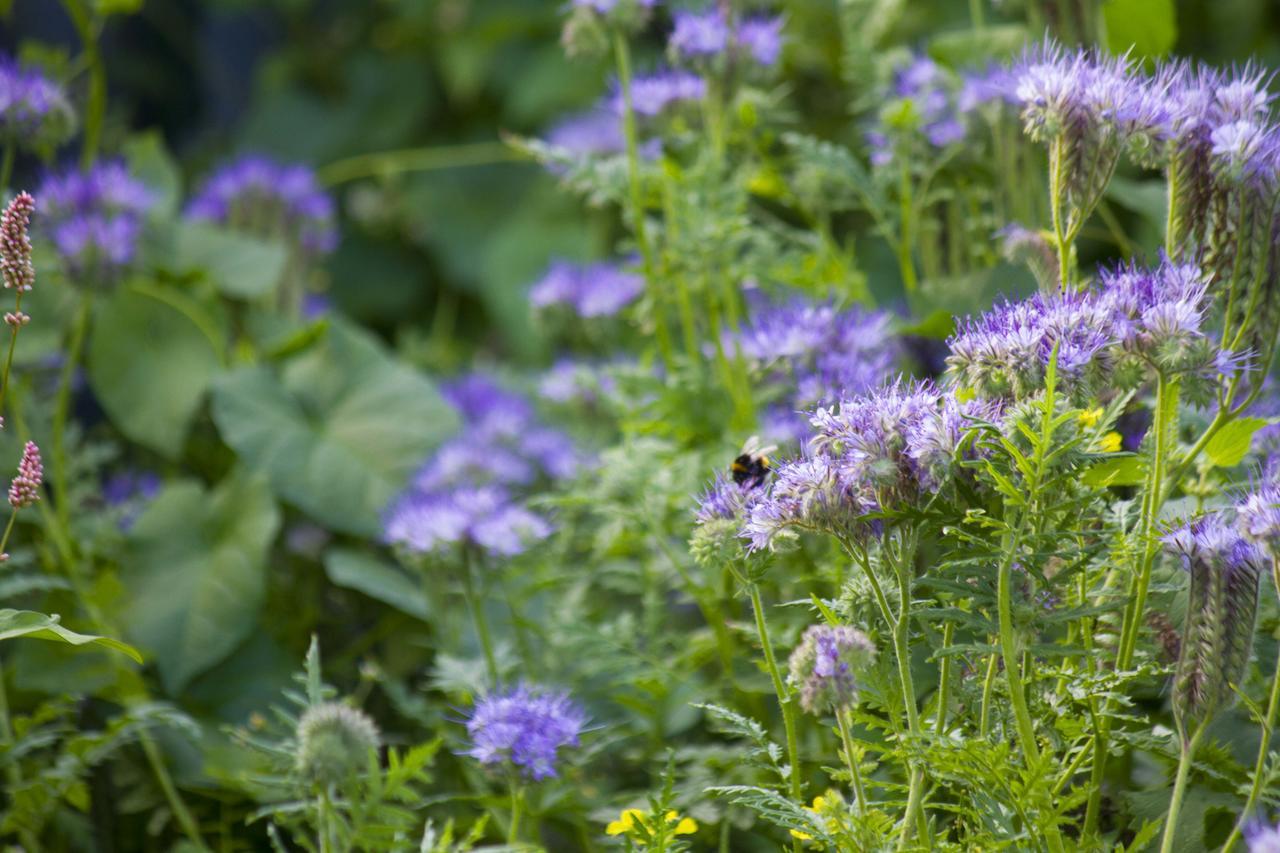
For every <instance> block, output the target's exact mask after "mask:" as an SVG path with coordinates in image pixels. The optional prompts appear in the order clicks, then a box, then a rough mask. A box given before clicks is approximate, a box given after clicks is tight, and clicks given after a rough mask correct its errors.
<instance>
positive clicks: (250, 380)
mask: <svg viewBox="0 0 1280 853" xmlns="http://www.w3.org/2000/svg"><path fill="white" fill-rule="evenodd" d="M213 418H214V421H215V422H216V423H217V425H218V429H219V430H220V431H221V433H222V437H223V440H225V441H226V442H227V444H229V445H231V447H232V448H234V449H235V451H236V452H237V453H238V454H240V457H241V458H242V459H243V460H244V461H245V463H246V464H247V465H249V467H251V468H252V469H253V470H255V471H262V472H263V473H265V474H266V475H267V477H268V478H270V481H271V485H272V488H273V489H275V491H276V494H278V495H279V496H280V497H281V498H282V499H284V500H285V501H287V502H289V503H291V504H293V505H294V506H296V507H298V508H299V509H301V510H302V511H304V512H306V513H307V514H308V515H310V516H312V517H313V518H315V519H316V520H317V521H319V522H321V523H323V524H325V525H327V526H329V527H331V528H334V529H336V530H341V531H343V532H346V533H354V534H358V535H364V536H372V535H375V534H376V533H377V531H378V529H379V518H380V516H381V513H382V511H383V509H385V507H386V505H387V503H388V502H390V500H391V499H392V498H393V497H394V496H395V495H396V493H397V492H398V491H400V490H401V489H402V488H404V485H405V483H406V481H407V480H408V478H409V475H410V474H411V473H412V472H413V471H414V470H415V469H416V468H417V467H418V466H419V465H421V464H422V461H423V460H424V459H425V458H426V456H427V454H428V453H430V452H431V450H432V449H433V448H435V447H436V445H437V444H439V443H440V441H441V440H442V439H443V438H444V437H445V436H446V435H448V434H449V433H450V432H452V431H453V430H454V428H455V427H456V425H457V416H456V415H455V414H454V412H453V410H452V409H451V408H449V406H448V405H446V404H445V403H444V401H443V400H442V399H441V398H440V395H439V394H438V393H437V392H436V390H435V387H434V386H433V385H432V384H431V383H430V382H429V381H428V380H427V379H426V378H424V377H423V376H421V375H419V374H418V373H416V372H415V371H413V370H411V369H410V368H408V367H405V366H404V365H401V364H398V363H397V362H395V361H394V360H392V359H391V358H390V357H389V356H388V355H387V353H386V352H385V350H384V349H383V348H382V346H381V345H379V344H378V343H377V342H376V341H375V340H373V339H372V338H371V337H370V336H369V335H368V334H367V333H365V332H362V331H359V330H357V329H355V328H354V327H352V326H351V325H349V324H348V323H345V322H343V321H340V320H334V321H333V322H332V324H331V325H330V326H329V330H328V333H327V335H326V339H325V340H324V341H322V342H320V343H319V344H317V345H316V346H315V347H313V348H312V349H311V350H309V351H308V352H307V353H306V354H305V355H303V356H301V357H299V358H298V359H297V360H295V361H294V362H292V363H290V364H289V365H288V367H287V368H286V369H285V370H284V371H283V375H281V374H280V373H277V372H276V371H273V370H270V369H268V368H265V367H251V368H246V369H243V370H240V371H237V372H235V373H233V374H231V375H229V376H226V377H224V378H223V379H222V380H220V381H219V382H218V383H217V385H216V387H215V389H214V395H213Z"/></svg>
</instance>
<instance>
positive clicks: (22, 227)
mask: <svg viewBox="0 0 1280 853" xmlns="http://www.w3.org/2000/svg"><path fill="white" fill-rule="evenodd" d="M35 208H36V202H35V199H33V198H32V197H31V196H30V195H29V194H27V193H18V194H17V195H16V196H14V198H13V201H11V202H9V206H8V207H6V208H5V211H4V215H3V216H0V275H2V276H3V278H4V286H5V287H6V288H13V289H14V290H17V291H19V292H25V291H28V290H30V289H31V287H32V285H34V284H35V282H36V268H35V266H34V265H33V264H32V263H31V236H30V235H29V234H28V233H27V229H28V227H29V226H30V224H31V214H32V212H34V211H35Z"/></svg>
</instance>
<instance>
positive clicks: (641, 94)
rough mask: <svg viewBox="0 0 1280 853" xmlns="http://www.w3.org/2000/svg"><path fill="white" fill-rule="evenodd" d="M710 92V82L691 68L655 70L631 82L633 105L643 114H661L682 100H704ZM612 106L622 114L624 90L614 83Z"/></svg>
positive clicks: (637, 112) (610, 104) (611, 107)
mask: <svg viewBox="0 0 1280 853" xmlns="http://www.w3.org/2000/svg"><path fill="white" fill-rule="evenodd" d="M706 94H707V83H706V81H705V80H703V79H702V78H701V77H699V76H698V75H697V74H693V73H691V72H688V71H656V72H654V73H652V74H644V75H639V76H637V77H635V78H633V79H632V81H631V108H632V110H633V111H634V112H635V113H636V114H637V115H641V116H650V117H652V116H658V115H661V114H662V113H663V112H664V111H665V110H666V109H667V108H668V107H671V106H672V105H674V104H678V103H681V102H683V101H701V100H702V99H703V98H704V97H706ZM609 106H610V109H612V110H613V111H614V112H615V113H617V114H618V115H621V114H622V108H623V104H622V92H621V91H619V90H618V87H617V85H616V84H615V85H614V93H613V95H612V96H611V98H610V100H609Z"/></svg>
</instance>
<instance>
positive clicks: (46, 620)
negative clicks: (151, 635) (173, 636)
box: [0, 608, 142, 663]
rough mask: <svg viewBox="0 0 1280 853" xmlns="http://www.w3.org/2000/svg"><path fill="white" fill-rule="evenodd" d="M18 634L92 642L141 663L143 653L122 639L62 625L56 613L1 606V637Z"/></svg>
mask: <svg viewBox="0 0 1280 853" xmlns="http://www.w3.org/2000/svg"><path fill="white" fill-rule="evenodd" d="M17 637H30V638H32V639H34V640H52V641H53V642H57V643H68V644H70V645H73V646H83V645H85V644H87V643H93V644H96V645H100V646H105V647H106V648H109V649H115V650H116V651H118V652H123V653H124V654H126V655H128V656H129V657H131V658H133V659H134V660H135V661H137V662H138V663H142V655H140V654H139V653H138V650H137V649H135V648H133V646H130V645H128V644H126V643H122V642H120V641H119V640H113V639H111V638H110V637H95V636H93V635H92V634H77V633H76V632H75V631H72V630H69V629H67V628H64V627H63V626H62V623H61V622H60V621H59V620H58V617H57V616H46V615H45V614H43V613H33V612H32V611H29V610H10V609H8V608H5V609H3V610H0V640H12V639H15V638H17Z"/></svg>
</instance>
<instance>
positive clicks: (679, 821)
mask: <svg viewBox="0 0 1280 853" xmlns="http://www.w3.org/2000/svg"><path fill="white" fill-rule="evenodd" d="M667 823H674V824H675V825H676V828H675V829H673V830H672V831H671V834H672V835H693V834H694V833H695V832H697V831H698V822H697V821H696V820H694V819H693V818H691V817H680V815H678V814H676V813H675V812H667Z"/></svg>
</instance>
